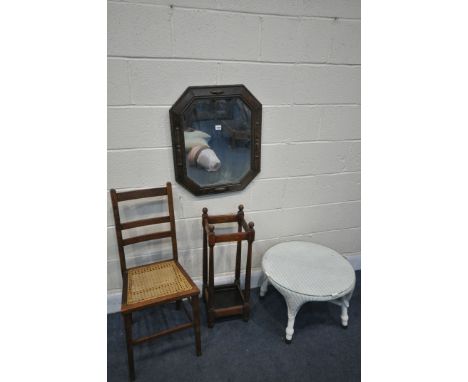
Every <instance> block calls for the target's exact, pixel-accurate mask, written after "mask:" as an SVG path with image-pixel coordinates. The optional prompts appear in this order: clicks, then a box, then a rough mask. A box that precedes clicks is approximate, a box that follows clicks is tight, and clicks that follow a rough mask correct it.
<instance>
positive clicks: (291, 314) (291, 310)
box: [286, 298, 303, 344]
mask: <svg viewBox="0 0 468 382" xmlns="http://www.w3.org/2000/svg"><path fill="white" fill-rule="evenodd" d="M286 304H287V305H288V326H287V327H286V343H287V344H290V343H291V342H292V336H293V334H294V320H295V319H296V314H297V312H298V311H299V309H300V308H301V306H302V304H303V302H302V301H298V300H297V299H294V298H286Z"/></svg>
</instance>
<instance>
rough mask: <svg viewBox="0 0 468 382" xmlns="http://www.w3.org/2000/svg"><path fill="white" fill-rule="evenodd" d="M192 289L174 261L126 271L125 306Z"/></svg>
mask: <svg viewBox="0 0 468 382" xmlns="http://www.w3.org/2000/svg"><path fill="white" fill-rule="evenodd" d="M191 289H192V286H191V285H190V283H189V281H188V280H187V278H186V277H185V276H184V274H183V273H182V272H181V271H180V269H179V267H178V266H177V265H176V263H175V262H174V261H165V262H162V263H155V264H149V265H147V266H143V267H140V268H135V269H129V270H128V290H127V304H129V305H130V304H135V303H138V302H142V301H146V300H152V299H155V298H160V297H165V296H170V295H172V294H176V293H179V292H186V291H189V290H191Z"/></svg>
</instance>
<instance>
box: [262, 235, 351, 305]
mask: <svg viewBox="0 0 468 382" xmlns="http://www.w3.org/2000/svg"><path fill="white" fill-rule="evenodd" d="M262 265H263V270H264V272H265V274H267V275H268V278H269V279H270V280H271V281H274V282H275V283H277V284H278V285H279V286H281V287H283V288H286V289H288V290H290V291H292V292H296V293H301V294H304V295H308V296H316V297H324V298H326V297H327V296H329V297H336V298H337V297H339V296H340V295H344V294H347V293H349V292H350V291H352V290H353V289H354V284H355V281H356V276H355V273H354V269H353V267H352V266H351V264H350V263H349V261H348V260H346V258H344V257H343V256H341V255H340V254H339V253H337V252H335V251H334V250H332V249H330V248H327V247H324V246H322V245H318V244H315V243H310V242H303V241H290V242H286V243H281V244H277V245H275V246H274V247H272V248H270V249H269V250H268V251H267V252H266V253H265V255H264V256H263V260H262Z"/></svg>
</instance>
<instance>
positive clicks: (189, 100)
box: [169, 85, 262, 195]
mask: <svg viewBox="0 0 468 382" xmlns="http://www.w3.org/2000/svg"><path fill="white" fill-rule="evenodd" d="M169 114H170V120H171V133H172V149H173V156H174V169H175V176H176V180H177V182H178V183H180V184H182V185H183V186H184V187H185V188H187V189H188V190H189V191H190V192H192V193H193V194H195V195H205V194H212V193H220V192H226V191H237V190H242V189H244V188H245V187H246V186H247V185H248V184H249V183H250V182H251V181H252V179H254V178H255V176H256V175H257V174H258V173H259V172H260V148H261V127H262V104H261V103H260V102H259V101H258V100H257V99H256V98H255V97H254V96H253V94H252V93H250V91H249V90H248V89H247V88H246V87H245V86H244V85H226V86H191V87H189V88H187V90H186V91H185V92H184V93H183V94H182V95H181V96H180V98H179V99H178V100H177V101H176V103H175V104H174V106H172V108H171V109H170V111H169Z"/></svg>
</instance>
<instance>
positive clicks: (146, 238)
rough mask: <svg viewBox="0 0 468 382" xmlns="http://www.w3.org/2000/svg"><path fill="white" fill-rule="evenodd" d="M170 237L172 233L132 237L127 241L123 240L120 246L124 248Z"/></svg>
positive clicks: (163, 232) (165, 232)
mask: <svg viewBox="0 0 468 382" xmlns="http://www.w3.org/2000/svg"><path fill="white" fill-rule="evenodd" d="M171 236H172V231H162V232H155V233H149V234H147V235H140V236H133V237H129V238H128V239H123V240H122V245H123V246H126V245H130V244H136V243H141V242H142V241H149V240H156V239H163V238H165V237H171Z"/></svg>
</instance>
